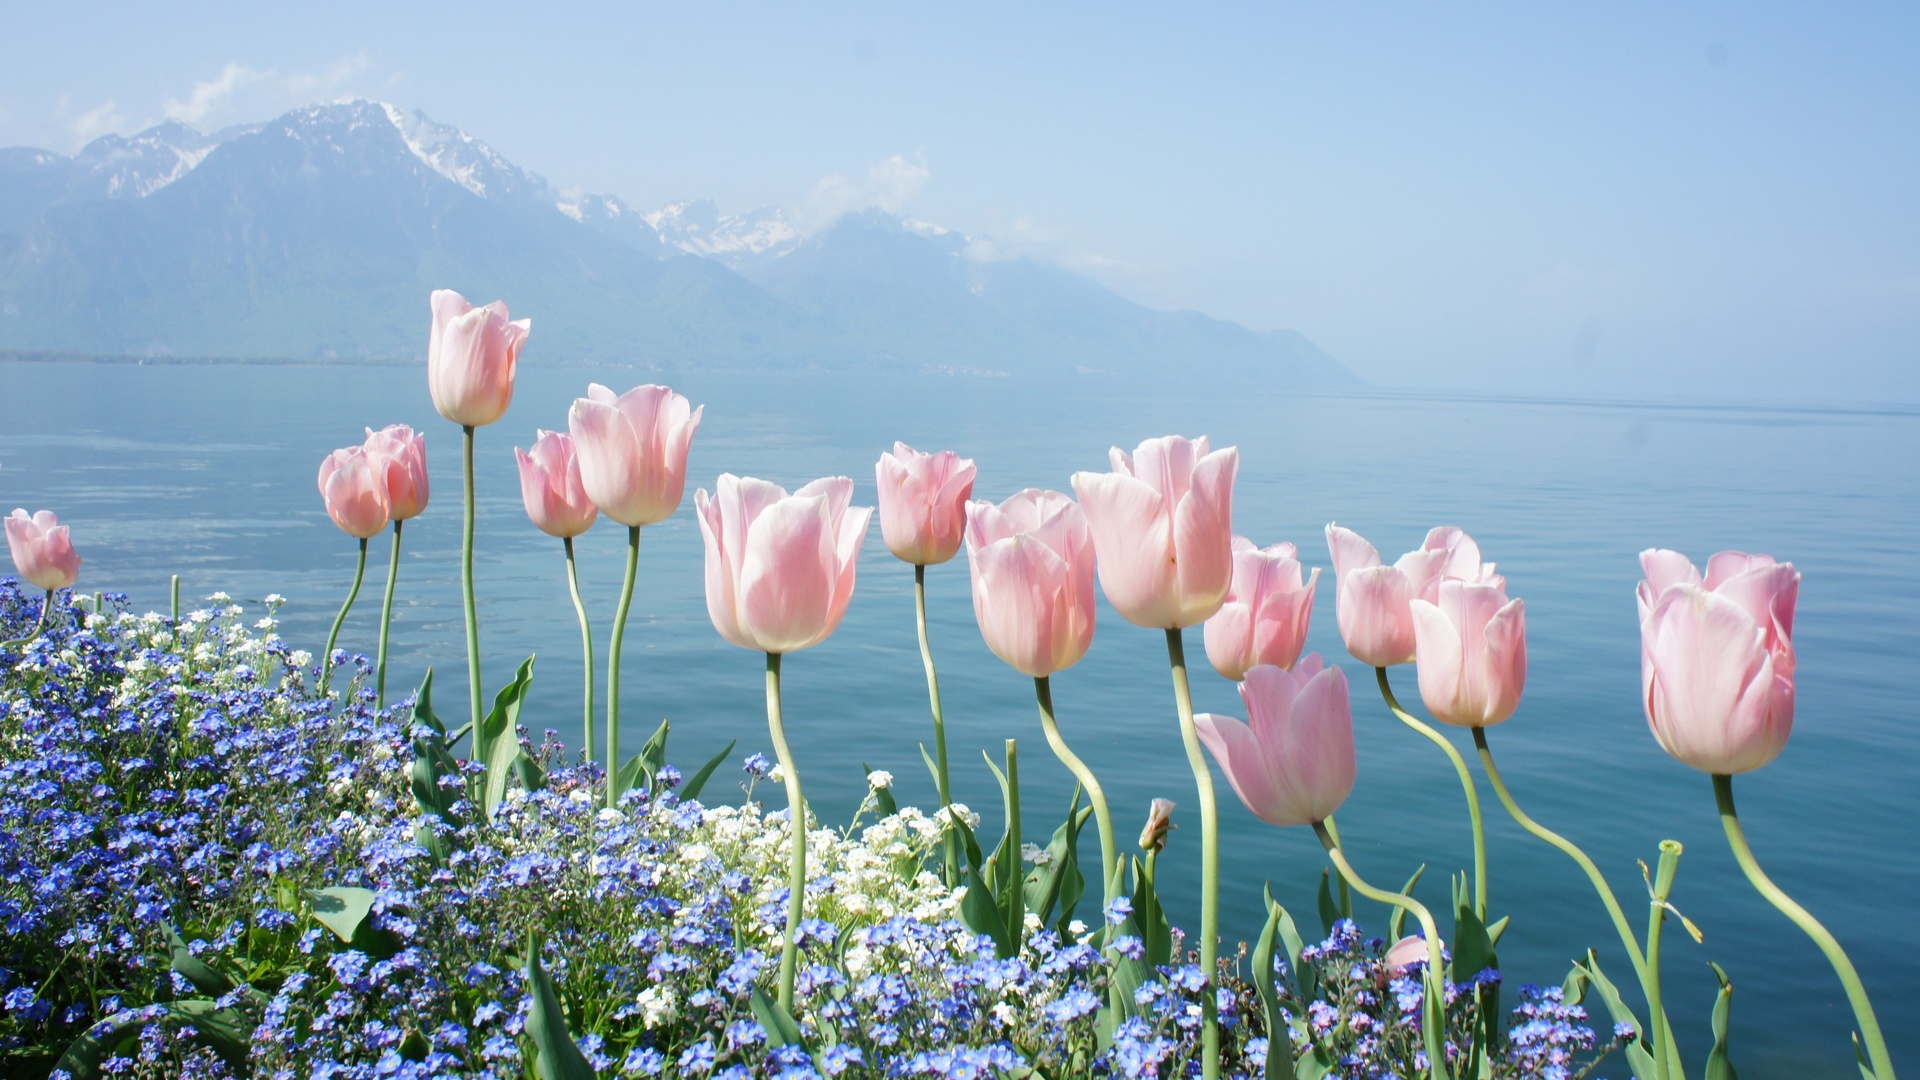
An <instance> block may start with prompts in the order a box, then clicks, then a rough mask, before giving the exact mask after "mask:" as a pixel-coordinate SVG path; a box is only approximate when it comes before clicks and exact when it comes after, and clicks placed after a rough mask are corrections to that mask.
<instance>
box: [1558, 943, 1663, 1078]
mask: <svg viewBox="0 0 1920 1080" xmlns="http://www.w3.org/2000/svg"><path fill="white" fill-rule="evenodd" d="M1575 967H1576V968H1578V969H1579V970H1580V971H1581V974H1582V977H1583V981H1584V982H1585V984H1586V986H1587V988H1589V989H1592V990H1593V991H1594V992H1596V993H1598V994H1599V995H1600V1002H1601V1004H1602V1005H1604V1006H1606V1010H1607V1014H1608V1015H1609V1016H1611V1017H1613V1022H1614V1023H1616V1024H1626V1025H1627V1026H1629V1027H1631V1028H1633V1035H1634V1039H1633V1041H1632V1042H1630V1043H1628V1044H1627V1046H1626V1054H1627V1066H1628V1068H1630V1069H1632V1070H1633V1074H1634V1075H1635V1076H1654V1075H1657V1073H1658V1071H1659V1067H1658V1066H1657V1065H1655V1064H1654V1061H1653V1055H1652V1054H1650V1053H1648V1052H1647V1048H1646V1045H1645V1044H1646V1029H1645V1028H1643V1027H1641V1026H1640V1018H1639V1017H1637V1016H1635V1015H1633V1010H1632V1009H1629V1008H1628V1007H1627V1003H1626V1002H1624V1001H1622V1000H1620V991H1619V990H1618V989H1617V988H1615V986H1614V985H1613V982H1612V980H1610V979H1608V978H1607V977H1606V975H1605V974H1604V973H1602V972H1601V970H1600V957H1599V954H1597V953H1595V952H1594V951H1593V950H1592V949H1588V950H1587V956H1586V959H1584V960H1581V961H1576V963H1575ZM1568 979H1569V981H1571V979H1572V976H1571V975H1570V976H1568ZM1583 996H1584V995H1583Z"/></svg>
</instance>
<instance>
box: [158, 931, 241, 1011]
mask: <svg viewBox="0 0 1920 1080" xmlns="http://www.w3.org/2000/svg"><path fill="white" fill-rule="evenodd" d="M160 925H161V927H162V928H163V929H165V930H166V932H167V952H168V956H169V959H170V961H171V965H170V966H171V967H172V968H173V970H174V971H176V972H178V973H179V974H180V977H181V978H183V979H185V980H187V981H188V982H190V983H192V984H193V988H194V989H195V990H198V991H200V992H201V993H203V994H205V995H207V996H208V997H216V998H217V997H219V996H220V995H222V994H224V993H226V992H227V991H229V990H232V989H233V980H232V979H229V978H227V977H226V976H225V975H222V974H221V973H220V972H219V971H217V970H215V969H214V967H213V965H211V964H209V963H207V962H206V961H205V960H202V959H200V958H199V957H197V956H195V955H193V950H192V949H190V948H188V947H187V943H186V942H185V941H183V940H181V938H180V934H179V932H178V931H176V930H175V929H174V928H173V927H172V925H170V924H168V923H161V924H160Z"/></svg>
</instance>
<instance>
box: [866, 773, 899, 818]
mask: <svg viewBox="0 0 1920 1080" xmlns="http://www.w3.org/2000/svg"><path fill="white" fill-rule="evenodd" d="M860 775H861V776H872V775H873V770H872V769H871V768H868V767H867V763H866V762H864V761H863V762H861V763H860ZM868 790H870V791H872V792H873V812H874V813H876V814H879V815H880V816H881V817H892V816H893V815H895V814H897V813H899V812H900V804H899V803H897V802H895V801H894V799H893V792H891V791H888V790H887V789H886V788H877V787H873V786H872V785H868Z"/></svg>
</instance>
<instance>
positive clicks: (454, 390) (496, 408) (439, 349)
mask: <svg viewBox="0 0 1920 1080" xmlns="http://www.w3.org/2000/svg"><path fill="white" fill-rule="evenodd" d="M429 303H430V304H431V306H432V308H433V322H432V325H431V328H430V330H429V333H428V336H427V390H428V392H429V393H431V394H432V395H433V407H434V408H435V409H438V410H439V411H440V415H441V416H444V417H446V418H447V419H449V420H451V421H453V422H454V423H456V424H462V425H465V426H468V427H479V426H481V425H484V424H491V423H493V422H494V421H495V420H498V419H500V417H501V416H502V415H504V414H505V413H506V411H507V406H508V405H509V404H511V403H512V401H513V376H514V371H515V369H516V368H517V367H518V365H519V363H520V347H521V346H523V345H525V344H526V343H527V335H528V334H530V333H532V332H533V322H532V320H530V319H521V320H520V321H518V322H509V321H507V305H506V304H505V303H503V302H502V301H499V300H495V301H494V302H493V303H491V304H488V305H487V306H486V307H479V308H477V307H474V306H473V305H472V304H470V303H468V302H467V298H466V297H464V296H461V295H460V294H459V293H457V292H454V291H453V290H452V289H440V290H437V291H435V292H434V294H433V296H432V297H431V298H430V300H429Z"/></svg>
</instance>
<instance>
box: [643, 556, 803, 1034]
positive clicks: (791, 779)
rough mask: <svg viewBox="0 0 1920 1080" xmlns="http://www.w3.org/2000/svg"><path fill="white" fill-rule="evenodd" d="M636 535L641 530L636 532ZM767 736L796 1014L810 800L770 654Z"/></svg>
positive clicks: (783, 975) (784, 974) (786, 963)
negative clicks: (788, 853) (784, 841)
mask: <svg viewBox="0 0 1920 1080" xmlns="http://www.w3.org/2000/svg"><path fill="white" fill-rule="evenodd" d="M634 531H635V532H636V533H637V532H638V531H639V530H637V529H636V530H634ZM767 732H768V733H769V734H770V735H772V736H773V754H774V757H776V758H778V759H779V760H780V779H781V780H782V781H783V782H784V783H785V784H786V786H787V825H788V827H789V828H790V829H791V830H792V831H793V857H792V862H791V863H790V864H789V865H788V868H787V933H786V936H785V937H784V938H782V939H781V941H780V1007H781V1008H782V1009H784V1010H786V1012H787V1014H788V1015H789V1016H791V1015H792V1014H793V977H794V972H795V971H796V970H797V968H798V966H799V961H800V947H799V938H800V916H801V913H802V911H803V909H804V907H805V905H806V900H807V800H806V798H805V796H803V795H802V794H801V793H800V770H799V768H798V767H796V766H795V765H794V761H793V750H792V749H791V748H789V747H788V746H787V728H786V724H785V722H784V721H783V720H782V719H781V716H780V654H779V653H775V652H770V653H768V654H767Z"/></svg>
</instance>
